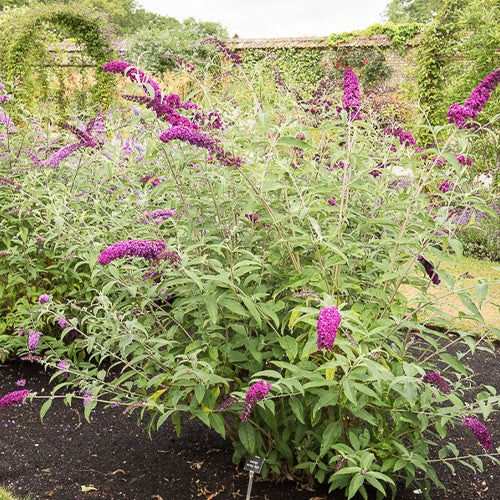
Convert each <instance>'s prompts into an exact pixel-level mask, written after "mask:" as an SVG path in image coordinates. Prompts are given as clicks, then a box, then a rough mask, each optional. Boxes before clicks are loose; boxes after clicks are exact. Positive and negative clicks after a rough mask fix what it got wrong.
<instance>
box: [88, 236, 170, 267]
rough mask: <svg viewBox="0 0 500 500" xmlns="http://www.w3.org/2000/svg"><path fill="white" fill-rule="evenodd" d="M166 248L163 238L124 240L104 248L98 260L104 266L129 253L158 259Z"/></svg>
mask: <svg viewBox="0 0 500 500" xmlns="http://www.w3.org/2000/svg"><path fill="white" fill-rule="evenodd" d="M166 249H167V244H166V243H165V242H164V241H162V240H155V241H149V240H123V241H117V242H116V243H113V244H112V245H111V246H110V247H108V248H106V249H105V250H103V251H102V252H101V254H100V255H99V257H98V259H97V260H98V261H99V264H101V265H103V266H105V265H106V264H109V263H110V262H111V261H113V260H115V259H119V258H122V257H125V256H127V255H129V256H136V257H143V258H144V259H148V260H158V259H159V258H160V257H161V255H162V253H164V252H165V250H166Z"/></svg>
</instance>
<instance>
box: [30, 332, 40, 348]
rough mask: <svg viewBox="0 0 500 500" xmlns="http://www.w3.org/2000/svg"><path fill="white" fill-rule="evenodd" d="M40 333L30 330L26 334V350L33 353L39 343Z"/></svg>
mask: <svg viewBox="0 0 500 500" xmlns="http://www.w3.org/2000/svg"><path fill="white" fill-rule="evenodd" d="M41 335H42V334H41V333H39V332H35V331H33V330H30V331H29V332H28V349H29V350H30V351H35V350H36V349H37V347H38V343H39V342H40V337H41Z"/></svg>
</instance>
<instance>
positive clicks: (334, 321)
mask: <svg viewBox="0 0 500 500" xmlns="http://www.w3.org/2000/svg"><path fill="white" fill-rule="evenodd" d="M341 320H342V316H341V315H340V312H339V310H338V309H337V308H336V307H335V306H330V307H324V308H323V309H321V311H320V312H319V315H318V323H317V332H318V349H326V350H327V351H331V350H332V347H333V343H334V342H335V338H336V336H337V332H338V329H339V325H340V321H341Z"/></svg>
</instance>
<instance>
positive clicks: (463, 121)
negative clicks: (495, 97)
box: [446, 69, 500, 128]
mask: <svg viewBox="0 0 500 500" xmlns="http://www.w3.org/2000/svg"><path fill="white" fill-rule="evenodd" d="M499 82H500V69H498V70H496V71H494V72H493V73H491V74H489V75H488V76H487V77H486V78H485V79H484V80H483V81H482V82H481V83H480V84H479V85H478V86H477V87H476V88H475V89H474V90H473V92H472V94H471V95H470V96H469V98H468V99H466V101H465V102H464V104H463V106H461V105H460V104H456V103H454V104H452V105H451V106H450V109H449V110H448V113H447V115H446V116H447V117H448V122H449V123H454V124H455V125H456V126H457V128H464V127H467V126H468V125H469V123H467V120H468V119H469V118H472V119H473V120H475V119H476V118H477V116H478V114H479V113H480V112H481V111H482V109H483V107H484V105H485V104H486V103H487V102H488V100H489V98H490V95H491V93H492V92H493V91H494V90H495V88H496V87H497V85H498V83H499Z"/></svg>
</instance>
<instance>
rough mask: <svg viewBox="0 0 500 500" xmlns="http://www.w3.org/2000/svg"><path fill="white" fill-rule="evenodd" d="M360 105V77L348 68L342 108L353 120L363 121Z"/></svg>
mask: <svg viewBox="0 0 500 500" xmlns="http://www.w3.org/2000/svg"><path fill="white" fill-rule="evenodd" d="M359 105H360V103H359V82H358V77H357V76H356V73H354V71H353V70H352V69H351V68H347V69H346V70H345V73H344V95H343V96H342V108H344V109H345V110H346V111H347V113H348V115H349V118H350V119H351V120H361V113H360V112H359Z"/></svg>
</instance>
